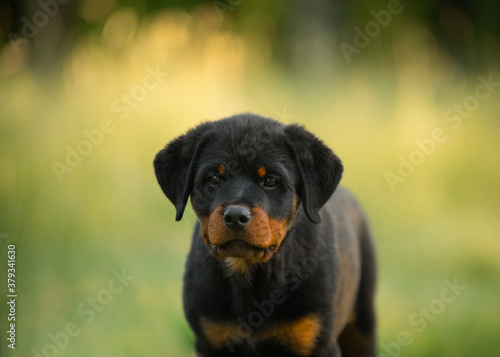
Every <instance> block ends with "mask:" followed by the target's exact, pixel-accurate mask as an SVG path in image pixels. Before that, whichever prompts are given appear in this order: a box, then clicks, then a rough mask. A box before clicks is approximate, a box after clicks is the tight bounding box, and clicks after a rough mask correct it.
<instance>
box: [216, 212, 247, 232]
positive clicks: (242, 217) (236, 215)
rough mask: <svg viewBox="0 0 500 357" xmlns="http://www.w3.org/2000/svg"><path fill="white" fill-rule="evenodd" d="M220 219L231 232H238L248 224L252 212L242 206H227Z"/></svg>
mask: <svg viewBox="0 0 500 357" xmlns="http://www.w3.org/2000/svg"><path fill="white" fill-rule="evenodd" d="M222 219H223V220H224V223H225V224H226V226H227V227H228V228H231V229H232V230H233V231H239V230H241V229H243V228H245V226H246V225H247V224H248V222H250V220H251V219H252V212H250V211H249V210H248V209H247V208H245V207H242V206H229V207H228V208H226V210H225V211H224V214H223V216H222Z"/></svg>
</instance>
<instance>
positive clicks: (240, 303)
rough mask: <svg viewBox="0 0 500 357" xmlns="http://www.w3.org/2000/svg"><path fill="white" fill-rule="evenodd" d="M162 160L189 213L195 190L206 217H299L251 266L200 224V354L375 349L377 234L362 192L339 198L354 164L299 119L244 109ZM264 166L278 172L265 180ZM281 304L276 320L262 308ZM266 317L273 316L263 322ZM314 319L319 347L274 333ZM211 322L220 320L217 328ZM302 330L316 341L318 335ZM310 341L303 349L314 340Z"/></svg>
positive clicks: (187, 291) (194, 288)
mask: <svg viewBox="0 0 500 357" xmlns="http://www.w3.org/2000/svg"><path fill="white" fill-rule="evenodd" d="M221 165H222V166H223V169H219V167H220V166H221ZM154 167H155V172H156V176H157V178H158V182H159V184H160V186H161V188H162V190H163V192H164V193H165V195H166V196H167V197H168V198H169V199H170V200H171V201H172V203H173V204H174V205H175V207H176V210H177V214H176V219H177V220H180V219H181V218H182V215H183V211H184V208H185V206H186V203H187V199H188V197H189V196H190V195H191V199H192V203H193V209H194V210H195V212H196V214H197V216H198V217H199V218H200V221H201V222H203V221H204V219H208V217H210V215H211V214H212V213H213V212H214V210H216V209H217V207H221V208H222V209H225V208H226V207H228V206H230V205H242V206H245V207H248V208H249V209H251V208H255V207H259V208H261V209H262V210H263V211H264V212H265V213H266V214H267V215H268V216H269V219H270V220H271V219H274V220H279V221H285V220H290V221H291V223H290V224H289V225H288V226H287V227H288V228H287V229H288V230H287V233H286V235H285V236H284V238H283V240H282V241H281V245H280V246H279V249H278V250H277V251H275V252H274V254H273V255H272V258H271V259H269V260H268V261H265V262H262V263H256V264H251V265H249V266H250V267H249V268H248V269H246V270H245V272H244V273H239V272H237V271H234V270H231V269H229V268H228V265H227V264H226V263H227V260H226V259H220V258H216V257H215V255H213V253H214V251H212V252H211V250H210V249H209V248H208V246H207V242H204V239H203V238H202V236H201V226H202V225H201V223H200V222H199V223H198V224H197V225H196V227H195V230H194V234H193V240H192V246H191V251H190V253H189V256H188V260H187V264H186V273H185V277H184V294H183V295H184V310H185V314H186V317H187V320H188V322H189V324H190V326H191V328H192V330H193V331H194V333H195V336H196V350H197V353H198V355H199V356H204V357H209V356H254V357H256V356H306V355H307V356H340V351H341V352H342V356H374V355H375V314H374V307H373V295H374V285H375V258H374V252H373V247H372V243H371V238H370V234H369V231H368V228H367V224H366V220H365V218H364V215H363V213H362V212H361V209H360V208H359V206H358V205H357V203H356V202H355V200H354V199H353V197H352V196H351V195H350V194H349V193H348V192H347V191H345V190H337V192H336V193H335V194H334V191H335V189H336V187H337V185H338V183H339V181H340V178H341V176H342V171H343V167H342V164H341V161H340V159H339V158H338V157H337V156H336V155H335V154H334V153H333V152H332V151H331V150H330V149H329V148H328V147H326V146H325V145H324V144H323V143H322V142H321V141H320V140H319V139H318V138H316V137H315V136H314V135H313V134H311V133H309V132H307V131H306V130H305V129H304V128H303V127H301V126H298V125H284V124H281V123H279V122H277V121H274V120H272V119H266V118H262V117H260V116H257V115H253V114H240V115H235V116H233V117H230V118H226V119H222V120H219V121H216V122H208V123H204V124H201V125H199V126H197V127H196V128H194V129H192V130H190V131H188V132H187V133H186V134H185V135H182V136H180V137H178V138H177V139H175V140H173V141H172V142H170V143H169V144H168V145H167V146H166V147H165V148H164V149H163V150H161V151H160V152H159V153H158V154H157V156H156V158H155V161H154ZM260 167H264V168H265V169H266V172H270V173H271V176H269V175H266V176H264V177H260V173H259V174H258V173H257V170H258V169H259V168H260ZM214 176H216V179H215V181H214V182H216V183H215V184H214V182H212V181H213V180H212V179H211V178H212V177H214ZM266 177H272V178H277V182H278V183H277V184H276V186H274V187H266V186H265V183H264V182H265V180H266ZM294 204H295V205H297V207H298V208H297V209H295V208H294ZM287 222H288V221H287ZM212 238H213V237H212ZM210 239H211V238H210ZM270 249H271V248H270ZM211 253H212V254H211ZM320 253H321V254H320ZM277 292H279V293H280V294H282V297H283V299H282V300H283V301H282V300H280V302H279V303H277V302H273V301H272V297H273V296H275V295H273V294H277ZM269 301H271V305H272V313H270V314H269V316H264V315H266V314H264V313H263V312H262V311H264V310H260V309H259V306H261V305H262V304H264V305H266V303H265V302H269ZM266 306H269V305H266ZM258 313H260V314H261V316H262V317H264V318H263V319H262V321H260V320H259V321H254V320H252V317H253V318H256V317H258ZM305 316H315V317H317V320H314V321H317V322H318V324H319V326H320V328H319V330H318V331H319V332H318V333H317V334H316V335H315V338H314V339H313V341H314V346H313V348H310V349H307V348H305V347H304V348H302V349H300V347H296V346H295V345H294V344H293V343H292V342H294V341H292V340H293V339H290V341H289V342H288V340H286V338H284V337H277V336H278V335H272V334H273V333H274V331H281V330H280V329H281V328H283V326H287V325H289V326H297V324H298V321H302V320H301V319H302V318H304V317H305ZM351 317H352V320H349V319H350V318H351ZM204 321H210V323H214V324H216V326H219V327H217V328H215V327H214V328H212V329H211V330H210V331H208V332H207V327H206V326H207V325H204ZM242 321H243V322H242ZM257 322H259V323H257ZM245 323H246V326H245ZM252 323H253V325H255V326H253V325H252ZM208 326H212V325H208ZM214 326H215V325H214ZM228 326H230V327H228ZM226 327H227V329H226ZM238 327H241V328H240V330H239V331H240V332H242V331H243V332H248V333H239V332H238ZM248 327H249V328H248ZM225 329H226V330H225ZM245 329H246V330H249V329H251V330H252V331H251V332H249V331H245ZM219 331H220V334H223V335H224V336H225V337H226V338H223V340H224V341H225V344H224V345H223V346H217V343H216V342H214V341H217V338H218V337H217V333H218V332H219ZM283 331H285V330H283ZM297 331H299V330H297ZM300 331H302V330H300ZM247 335H249V336H247ZM224 336H222V337H224ZM269 336H271V337H269ZM300 336H301V337H300V338H303V339H304V341H305V339H306V337H304V336H307V333H302V332H301V333H300ZM300 338H299V340H297V346H300V345H301V344H302V345H303V346H306V345H307V343H306V342H300Z"/></svg>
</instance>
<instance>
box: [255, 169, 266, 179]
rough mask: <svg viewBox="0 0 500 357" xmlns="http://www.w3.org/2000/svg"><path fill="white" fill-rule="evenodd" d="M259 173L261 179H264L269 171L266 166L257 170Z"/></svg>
mask: <svg viewBox="0 0 500 357" xmlns="http://www.w3.org/2000/svg"><path fill="white" fill-rule="evenodd" d="M257 173H258V174H259V177H260V178H263V177H264V176H266V173H267V170H266V168H265V167H264V166H261V167H259V169H258V170H257Z"/></svg>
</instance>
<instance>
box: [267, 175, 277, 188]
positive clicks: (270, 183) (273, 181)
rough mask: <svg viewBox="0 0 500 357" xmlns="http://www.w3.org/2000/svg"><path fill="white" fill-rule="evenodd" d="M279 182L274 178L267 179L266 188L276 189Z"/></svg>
mask: <svg viewBox="0 0 500 357" xmlns="http://www.w3.org/2000/svg"><path fill="white" fill-rule="evenodd" d="M276 183H277V181H276V179H275V178H274V177H267V178H266V180H265V181H264V186H266V187H274V186H275V185H276Z"/></svg>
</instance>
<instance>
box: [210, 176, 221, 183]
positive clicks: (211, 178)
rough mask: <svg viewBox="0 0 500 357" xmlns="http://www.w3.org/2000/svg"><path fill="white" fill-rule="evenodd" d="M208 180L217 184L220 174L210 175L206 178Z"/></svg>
mask: <svg viewBox="0 0 500 357" xmlns="http://www.w3.org/2000/svg"><path fill="white" fill-rule="evenodd" d="M208 182H210V183H211V184H212V185H218V184H219V183H220V176H219V175H212V176H210V177H209V178H208Z"/></svg>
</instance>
